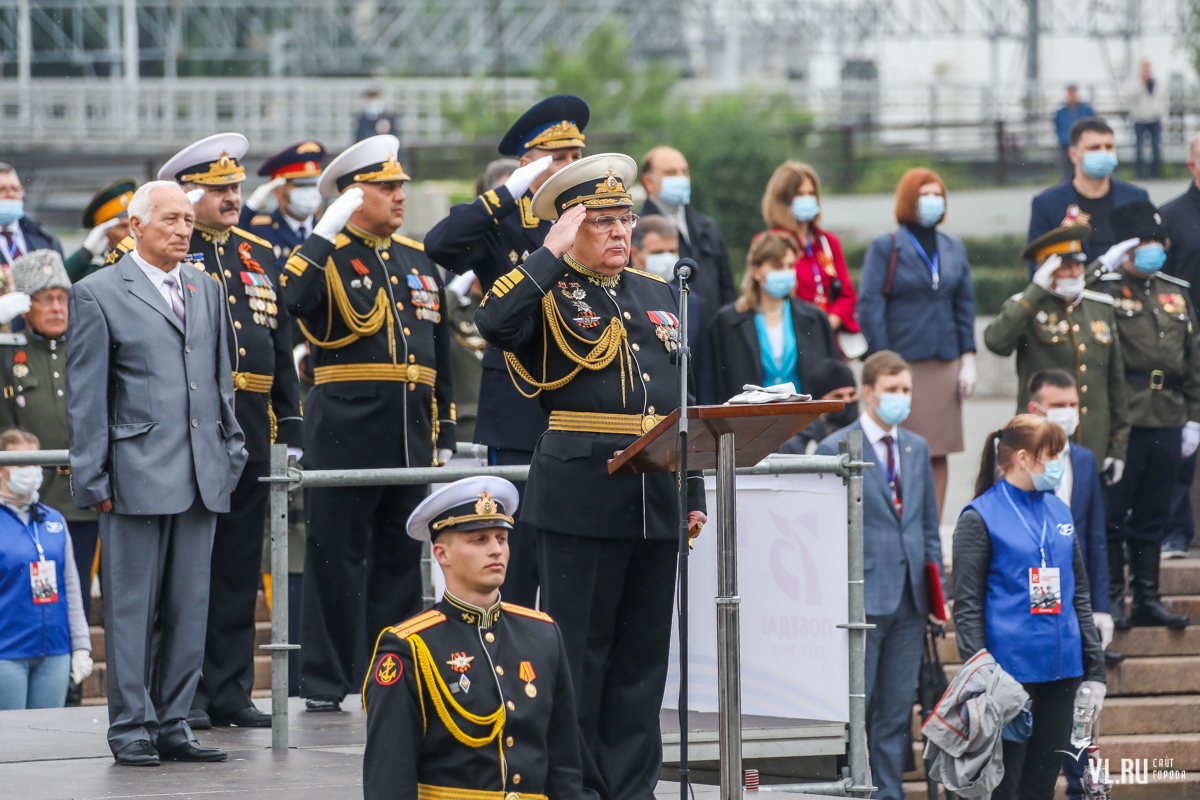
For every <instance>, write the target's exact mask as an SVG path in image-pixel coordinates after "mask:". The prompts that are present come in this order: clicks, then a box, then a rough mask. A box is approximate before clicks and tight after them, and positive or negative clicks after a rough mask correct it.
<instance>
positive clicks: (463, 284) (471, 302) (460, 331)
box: [446, 272, 536, 585]
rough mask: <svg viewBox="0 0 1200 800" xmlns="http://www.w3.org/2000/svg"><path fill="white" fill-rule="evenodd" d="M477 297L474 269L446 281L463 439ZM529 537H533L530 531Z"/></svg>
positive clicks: (474, 410)
mask: <svg viewBox="0 0 1200 800" xmlns="http://www.w3.org/2000/svg"><path fill="white" fill-rule="evenodd" d="M481 299H483V292H482V291H481V290H480V286H479V279H478V278H476V277H475V273H474V272H468V273H466V274H464V275H459V276H458V277H456V278H455V279H454V280H452V281H449V282H448V283H447V284H446V302H447V303H449V304H450V325H451V327H453V329H454V347H453V348H452V352H453V356H454V404H455V406H456V407H457V409H458V435H459V436H460V437H461V438H462V440H463V441H464V442H469V441H471V440H472V439H474V436H475V419H476V418H477V417H478V416H479V382H480V380H481V379H482V377H483V363H482V362H483V352H484V348H485V347H486V346H487V343H486V342H484V341H483V337H481V336H480V335H479V328H477V327H476V326H475V310H476V309H478V308H479V301H480V300H481ZM522 485H524V482H522ZM529 539H530V541H532V540H533V536H532V534H531V535H530V537H529ZM534 566H535V567H536V563H535V564H534ZM535 585H536V584H535Z"/></svg>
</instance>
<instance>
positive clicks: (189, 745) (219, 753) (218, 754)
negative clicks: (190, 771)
mask: <svg viewBox="0 0 1200 800" xmlns="http://www.w3.org/2000/svg"><path fill="white" fill-rule="evenodd" d="M227 758H229V754H228V753H226V752H225V751H224V750H222V749H221V748H219V747H205V746H204V745H202V744H200V743H199V742H194V741H193V742H184V743H183V744H180V745H176V746H175V747H172V748H171V749H170V750H166V751H164V752H163V754H162V759H163V761H224V760H225V759H227Z"/></svg>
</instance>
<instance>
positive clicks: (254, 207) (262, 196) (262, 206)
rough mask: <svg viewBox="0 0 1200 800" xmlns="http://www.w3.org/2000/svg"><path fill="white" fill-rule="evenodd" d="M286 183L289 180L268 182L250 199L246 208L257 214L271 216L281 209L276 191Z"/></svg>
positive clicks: (278, 179) (255, 191) (256, 190)
mask: <svg viewBox="0 0 1200 800" xmlns="http://www.w3.org/2000/svg"><path fill="white" fill-rule="evenodd" d="M285 183H287V178H276V179H275V180H273V181H267V182H266V183H264V184H263V185H262V186H260V187H258V188H257V189H255V190H254V192H253V193H252V194H251V195H250V199H249V200H247V201H246V208H248V209H250V210H251V211H253V212H255V213H256V214H270V213H271V212H272V211H274V210H275V209H277V208H279V198H277V197H275V190H276V189H278V188H279V187H280V186H283V185H284V184H285Z"/></svg>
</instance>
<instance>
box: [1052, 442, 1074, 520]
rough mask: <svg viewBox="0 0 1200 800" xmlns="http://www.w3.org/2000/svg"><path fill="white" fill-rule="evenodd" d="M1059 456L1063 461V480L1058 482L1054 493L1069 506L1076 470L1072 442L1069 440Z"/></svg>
mask: <svg viewBox="0 0 1200 800" xmlns="http://www.w3.org/2000/svg"><path fill="white" fill-rule="evenodd" d="M1058 457H1059V458H1061V459H1062V462H1063V476H1062V480H1061V481H1059V482H1058V486H1056V487H1055V489H1054V495H1055V496H1056V497H1057V498H1058V499H1059V500H1062V501H1063V502H1064V503H1066V504H1067V508H1070V507H1071V490H1072V489H1074V488H1075V472H1074V470H1072V469H1071V443H1070V442H1067V446H1066V447H1064V448H1063V451H1062V452H1061V453H1059V454H1058Z"/></svg>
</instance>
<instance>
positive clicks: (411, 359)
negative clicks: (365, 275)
mask: <svg viewBox="0 0 1200 800" xmlns="http://www.w3.org/2000/svg"><path fill="white" fill-rule="evenodd" d="M408 363H410V364H415V363H417V357H416V356H414V355H412V354H411V353H410V354H409V356H408ZM488 637H489V638H488V641H489V642H490V641H491V634H490V633H489V634H488Z"/></svg>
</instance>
